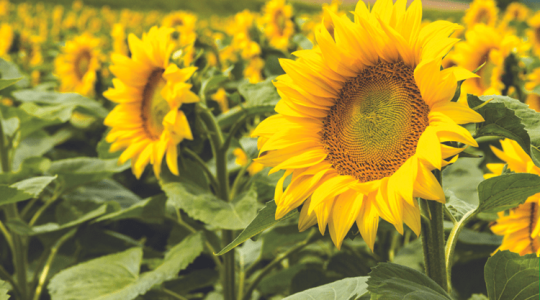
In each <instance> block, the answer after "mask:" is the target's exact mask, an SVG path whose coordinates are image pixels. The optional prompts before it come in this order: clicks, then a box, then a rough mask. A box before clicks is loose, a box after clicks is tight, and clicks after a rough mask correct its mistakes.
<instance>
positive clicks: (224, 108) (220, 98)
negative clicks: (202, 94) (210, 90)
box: [210, 87, 229, 113]
mask: <svg viewBox="0 0 540 300" xmlns="http://www.w3.org/2000/svg"><path fill="white" fill-rule="evenodd" d="M210 97H211V98H212V100H214V101H216V102H217V103H218V105H219V108H220V109H221V113H226V112H228V111H229V101H228V100H227V92H225V89H224V88H222V87H220V88H219V89H218V90H217V91H216V92H215V93H214V94H213V95H212V96H210Z"/></svg>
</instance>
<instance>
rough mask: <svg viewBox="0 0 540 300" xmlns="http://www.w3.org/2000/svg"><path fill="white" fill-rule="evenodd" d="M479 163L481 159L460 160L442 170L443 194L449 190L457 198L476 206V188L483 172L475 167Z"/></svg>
mask: <svg viewBox="0 0 540 300" xmlns="http://www.w3.org/2000/svg"><path fill="white" fill-rule="evenodd" d="M481 161H482V159H481V158H460V159H458V160H457V161H456V162H455V163H453V164H452V165H450V166H448V167H446V168H444V170H443V173H442V175H443V176H442V177H443V184H442V186H443V187H444V189H445V192H447V191H448V190H450V191H452V192H453V193H454V194H455V196H456V197H457V198H459V199H462V200H464V201H466V202H468V203H470V204H477V203H478V193H477V192H476V187H477V186H478V184H480V182H482V181H483V180H484V176H483V175H484V172H482V170H480V169H479V168H478V167H477V166H478V164H479V163H480V162H481Z"/></svg>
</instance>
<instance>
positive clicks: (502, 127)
mask: <svg viewBox="0 0 540 300" xmlns="http://www.w3.org/2000/svg"><path fill="white" fill-rule="evenodd" d="M490 99H493V100H491V102H489V103H487V104H486V105H485V106H483V107H481V108H479V109H478V110H477V112H478V113H479V114H481V115H482V116H483V117H484V119H485V122H483V123H480V124H478V125H477V131H476V137H480V136H498V137H506V138H510V139H512V140H515V141H516V142H518V143H519V144H520V145H521V147H522V148H523V150H525V152H527V153H528V154H530V156H531V158H532V160H533V162H534V163H535V164H536V165H537V166H540V113H537V112H535V111H534V110H532V109H530V108H529V107H528V105H526V104H523V103H521V102H520V101H518V100H516V99H512V98H510V97H507V96H498V95H491V96H481V97H480V98H478V97H477V96H473V95H468V97H467V100H468V102H469V106H471V107H478V106H479V105H482V104H484V103H485V101H488V100H490Z"/></svg>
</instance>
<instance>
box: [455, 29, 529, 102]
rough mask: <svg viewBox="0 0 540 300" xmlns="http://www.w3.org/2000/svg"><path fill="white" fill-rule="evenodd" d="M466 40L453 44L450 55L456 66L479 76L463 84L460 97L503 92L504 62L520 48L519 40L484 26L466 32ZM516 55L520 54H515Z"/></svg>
mask: <svg viewBox="0 0 540 300" xmlns="http://www.w3.org/2000/svg"><path fill="white" fill-rule="evenodd" d="M465 37H466V40H465V41H462V42H459V43H458V44H457V45H456V48H455V51H454V53H453V55H452V58H453V60H454V61H455V62H456V63H457V65H458V66H460V67H463V68H465V69H467V70H469V71H473V70H475V69H477V68H478V67H479V66H481V65H482V64H483V63H485V65H484V66H483V67H482V68H481V69H480V70H479V71H478V75H479V76H480V77H478V78H474V79H471V80H467V81H466V82H464V83H463V93H462V94H463V95H466V94H467V93H468V94H474V95H478V96H480V95H493V94H497V95H498V94H501V91H502V90H503V89H504V84H503V83H502V76H503V75H504V60H505V59H506V58H507V57H508V56H509V55H510V54H512V53H513V52H514V51H516V49H518V48H519V46H520V41H519V38H518V37H516V36H515V35H511V34H505V33H501V32H499V31H497V30H496V29H495V28H492V27H489V26H486V25H484V24H477V25H475V26H474V28H473V29H472V30H469V31H467V32H466V33H465ZM518 52H519V51H518Z"/></svg>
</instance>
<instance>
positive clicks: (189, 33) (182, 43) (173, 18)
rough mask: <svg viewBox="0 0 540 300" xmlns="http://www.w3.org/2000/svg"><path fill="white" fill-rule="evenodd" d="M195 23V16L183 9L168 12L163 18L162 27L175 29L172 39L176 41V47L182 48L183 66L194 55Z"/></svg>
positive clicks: (187, 63)
mask: <svg viewBox="0 0 540 300" xmlns="http://www.w3.org/2000/svg"><path fill="white" fill-rule="evenodd" d="M196 23H197V16H196V15H194V14H192V13H188V12H184V11H177V12H174V13H170V14H168V15H167V16H166V17H165V18H164V19H163V27H171V28H174V29H175V30H176V33H177V35H174V36H175V39H174V41H176V43H177V47H178V48H182V51H183V55H182V63H183V64H184V66H188V65H190V64H191V63H192V61H193V58H194V56H195V48H194V47H193V43H195V40H196V38H197V34H196V33H195V25H196Z"/></svg>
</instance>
